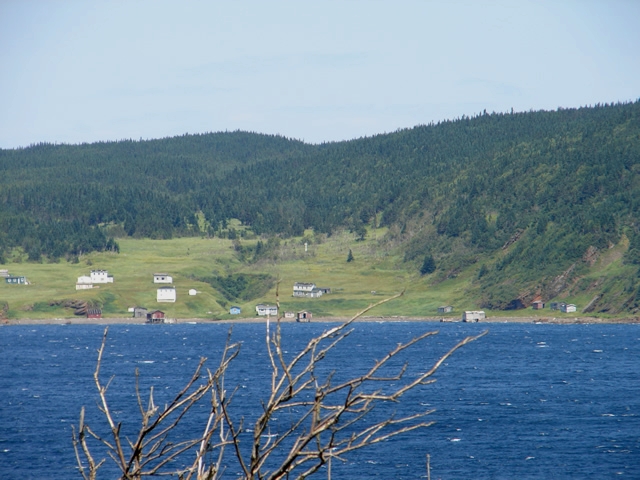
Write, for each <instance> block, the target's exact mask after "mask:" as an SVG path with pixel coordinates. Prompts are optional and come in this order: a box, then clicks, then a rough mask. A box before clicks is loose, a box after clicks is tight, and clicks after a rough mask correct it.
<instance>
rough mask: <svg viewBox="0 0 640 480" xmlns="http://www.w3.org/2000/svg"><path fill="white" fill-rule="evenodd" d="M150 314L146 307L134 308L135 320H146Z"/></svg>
mask: <svg viewBox="0 0 640 480" xmlns="http://www.w3.org/2000/svg"><path fill="white" fill-rule="evenodd" d="M148 312H149V311H148V310H147V309H146V308H144V307H133V318H146V316H147V313H148Z"/></svg>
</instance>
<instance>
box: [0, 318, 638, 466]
mask: <svg viewBox="0 0 640 480" xmlns="http://www.w3.org/2000/svg"><path fill="white" fill-rule="evenodd" d="M334 326H335V324H320V323H310V324H284V325H283V326H282V338H283V345H284V348H285V355H292V354H293V353H295V352H296V351H297V350H298V349H299V348H300V347H301V345H304V344H305V343H306V341H307V340H308V339H309V338H311V337H312V336H314V335H316V334H318V333H319V332H321V331H322V330H324V329H327V328H332V327H334ZM353 327H354V331H353V332H352V334H351V335H350V336H349V337H348V338H347V339H346V340H345V341H344V342H343V343H342V344H341V345H340V346H338V347H337V348H336V349H335V350H334V351H333V352H332V354H331V355H329V356H328V357H327V358H326V359H325V361H324V362H323V365H322V366H321V367H320V368H319V369H318V372H317V373H318V376H319V377H323V376H324V375H327V374H328V373H330V372H335V380H336V381H339V380H340V379H345V378H348V377H350V376H354V375H358V374H362V373H363V372H365V371H366V370H367V369H368V368H369V367H370V366H371V365H372V362H373V361H375V359H379V358H381V357H382V355H383V354H384V353H386V352H387V351H389V350H390V349H392V348H394V347H395V345H396V344H397V343H398V342H402V341H407V340H409V339H410V338H412V337H414V336H416V335H419V334H421V333H423V332H426V331H431V330H438V331H439V333H438V335H435V336H434V337H430V338H428V339H426V340H425V341H423V342H422V343H420V344H418V345H417V346H416V347H415V348H413V349H411V350H410V351H408V352H407V353H406V354H405V355H403V356H401V357H399V358H398V359H397V360H394V362H393V363H392V365H391V366H390V367H391V369H390V370H389V371H387V373H389V374H391V373H392V371H396V370H397V369H399V368H401V366H402V364H403V363H404V362H406V363H407V364H408V365H409V367H408V370H407V378H413V377H414V376H415V375H417V374H419V373H420V372H423V371H425V370H426V369H428V368H429V367H430V366H431V364H432V363H433V361H434V360H435V359H436V358H438V356H439V355H441V354H442V353H443V352H445V351H446V350H448V349H449V348H450V347H451V346H453V345H454V344H455V343H456V342H457V341H459V340H460V339H462V338H464V337H465V336H467V335H474V334H477V333H479V332H481V331H483V330H484V329H488V330H489V333H488V334H487V335H486V336H484V337H482V338H481V339H479V340H478V341H476V342H474V343H472V344H469V345H467V346H465V347H463V348H462V349H461V350H459V351H458V352H456V353H455V354H454V355H453V356H452V357H451V358H450V359H448V360H447V362H446V363H445V364H444V365H443V366H442V367H441V368H440V370H439V371H438V373H437V374H436V375H435V378H437V381H436V382H435V383H433V384H431V385H424V386H421V387H419V388H418V389H416V390H414V391H412V392H411V393H410V394H408V395H406V396H405V397H404V398H403V399H402V401H401V402H399V403H397V404H393V405H382V406H381V407H380V408H376V409H374V411H373V412H372V418H383V417H384V416H385V415H389V414H390V413H395V414H397V415H402V414H408V413H412V412H418V411H423V410H425V409H435V412H434V413H432V414H431V415H430V416H429V419H430V420H433V421H435V424H434V425H433V426H431V427H429V428H426V429H421V430H417V431H414V432H411V433H409V434H407V435H404V436H402V437H397V438H394V439H392V440H390V441H387V442H383V443H382V444H380V445H377V446H375V447H372V448H367V449H364V450H360V451H357V452H353V453H352V454H350V455H348V456H347V457H346V462H340V461H338V460H334V461H333V462H332V478H333V479H357V478H372V477H374V478H385V479H390V478H398V479H405V478H406V479H413V478H426V476H427V470H426V458H427V455H429V458H430V468H431V478H433V479H437V478H442V479H468V478H474V479H483V478H487V479H516V478H517V479H527V478H560V479H562V478H618V477H624V478H634V479H636V478H640V326H639V325H533V324H461V323H455V324H447V323H445V324H434V323H426V322H425V323H422V322H410V323H395V322H390V323H358V324H355V325H354V326H353ZM228 329H229V326H228V325H191V324H177V325H114V326H111V327H110V328H109V334H108V340H107V348H106V350H105V356H104V361H103V367H102V379H103V381H104V382H106V381H107V380H108V379H109V378H110V377H112V376H113V380H112V382H111V385H110V389H109V391H108V397H109V399H110V402H111V405H112V408H113V410H114V414H115V415H116V417H117V420H118V421H121V422H122V423H123V429H124V431H125V432H129V433H131V434H132V433H133V432H134V431H135V427H136V426H137V424H138V422H139V412H138V408H137V404H136V400H135V383H134V371H135V369H138V370H139V372H140V384H141V387H142V391H143V392H145V391H147V389H148V388H149V387H150V386H151V385H154V388H155V390H154V391H155V399H156V403H158V404H162V403H164V402H165V401H167V400H168V399H169V398H171V396H172V395H174V394H175V393H176V392H177V391H178V390H179V389H180V388H181V387H182V386H183V385H184V383H185V381H186V379H187V378H188V376H189V375H190V373H191V372H192V371H193V369H194V368H195V366H196V365H197V363H198V360H199V359H200V357H202V356H205V357H208V358H209V366H210V367H214V366H215V364H216V361H217V360H218V358H219V355H220V353H221V351H222V348H223V346H224V344H225V341H226V340H227V335H228ZM103 330H104V327H102V326H92V325H89V326H88V325H75V326H72V325H60V326H11V327H2V328H0V478H2V479H32V478H33V479H72V478H81V477H80V475H79V473H78V472H77V469H76V462H75V457H74V453H73V446H72V441H71V425H77V423H78V417H79V412H80V409H81V407H82V406H85V407H86V409H87V422H88V423H89V424H90V425H91V426H92V427H93V428H94V429H95V430H96V431H98V432H99V433H106V423H105V421H104V420H103V419H102V417H101V416H100V413H99V412H98V409H97V401H98V396H97V393H96V388H95V385H94V383H93V378H92V375H93V371H94V369H95V362H96V358H97V349H98V347H99V346H100V343H101V340H102V333H103ZM231 337H232V339H233V340H234V341H238V342H241V344H242V348H241V354H240V355H239V357H238V358H237V359H236V360H235V361H234V364H233V366H232V368H231V369H230V371H229V375H228V377H227V380H226V382H227V386H228V388H229V389H231V388H232V386H237V391H236V394H235V398H234V400H233V403H232V408H233V409H234V410H233V412H234V414H235V415H236V418H238V419H239V418H241V417H242V418H244V419H245V426H246V427H247V428H249V426H250V424H251V420H252V419H255V417H256V415H258V413H259V410H260V408H261V407H260V400H261V399H263V398H264V396H265V392H267V390H268V387H267V385H268V380H269V363H268V357H267V355H266V350H265V346H264V344H265V326H264V324H239V325H235V326H234V327H233V332H232V334H231ZM200 410H201V411H202V413H203V414H202V415H200V416H198V410H197V409H196V410H195V411H194V412H195V413H196V415H195V418H192V419H189V420H188V421H187V423H186V424H185V428H186V429H194V430H196V431H199V430H201V428H202V425H203V422H204V420H203V417H204V416H205V415H204V413H205V409H204V408H202V409H200ZM281 420H282V419H281ZM289 420H290V419H284V420H283V421H285V422H286V421H289ZM278 428H282V425H280V426H278V425H276V426H274V432H275V433H277V431H276V430H277V429H278ZM238 472H239V468H238V466H237V464H235V463H234V462H233V460H231V459H229V462H228V467H227V470H226V471H225V477H226V478H236V476H237V474H238ZM116 477H117V471H116V470H114V469H113V467H112V466H111V464H110V463H109V461H108V462H107V464H106V465H105V467H103V470H102V475H101V476H100V478H116ZM326 477H327V471H326V469H323V470H321V471H320V472H319V473H318V474H316V476H315V478H326Z"/></svg>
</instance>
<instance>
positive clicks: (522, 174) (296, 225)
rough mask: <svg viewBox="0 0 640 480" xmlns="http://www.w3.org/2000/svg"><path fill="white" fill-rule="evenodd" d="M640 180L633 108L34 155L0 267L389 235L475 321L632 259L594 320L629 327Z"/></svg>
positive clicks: (6, 205)
mask: <svg viewBox="0 0 640 480" xmlns="http://www.w3.org/2000/svg"><path fill="white" fill-rule="evenodd" d="M639 169H640V102H634V103H628V104H617V105H602V106H601V105H598V106H595V107H590V108H580V109H565V110H558V111H550V112H546V111H541V112H528V113H511V114H487V113H484V114H481V115H479V116H476V117H473V118H468V117H463V118H461V119H457V120H454V121H446V122H441V123H438V124H432V125H423V126H418V127H415V128H411V129H406V130H400V131H397V132H395V133H391V134H385V135H378V136H374V137H371V138H361V139H357V140H352V141H348V142H338V143H328V144H322V145H307V144H304V143H302V142H299V141H295V140H290V139H286V138H283V137H279V136H267V135H260V134H252V133H245V132H230V133H212V134H203V135H184V136H181V137H176V138H167V139H162V140H151V141H130V140H126V141H120V142H109V143H98V144H91V145H77V146H70V145H35V146H31V147H28V148H23V149H17V150H1V151H0V205H2V207H1V208H2V209H1V210H0V260H2V258H3V254H5V256H6V252H8V251H9V250H10V249H12V248H15V247H22V248H23V249H24V250H25V251H26V252H27V253H28V255H29V258H30V259H32V260H38V259H40V257H41V255H46V256H47V257H48V258H63V257H66V258H72V257H74V256H77V255H78V254H80V253H82V252H86V251H91V250H103V249H115V250H117V248H118V245H117V241H116V240H114V239H113V238H111V236H110V235H129V236H134V237H151V238H170V237H171V236H181V235H201V234H206V235H222V234H224V233H225V232H224V230H225V228H226V223H227V222H228V221H229V220H230V219H232V218H235V219H239V220H240V221H241V222H243V223H244V224H245V225H248V226H250V228H251V229H252V230H253V231H254V232H255V233H257V234H259V235H264V236H281V237H289V236H299V235H302V234H303V232H304V230H305V229H309V228H311V229H313V230H314V231H315V232H318V233H325V234H331V233H332V232H333V231H335V230H336V229H339V228H343V227H346V228H349V229H351V230H352V231H354V232H355V233H356V234H357V235H365V234H366V232H367V228H375V227H377V226H379V225H384V226H388V227H389V233H388V235H387V236H386V237H385V238H384V239H382V240H381V242H383V243H385V244H386V245H391V244H393V245H396V246H397V248H399V249H401V251H403V252H404V261H405V262H407V264H409V265H413V267H412V268H415V269H416V271H417V270H418V269H419V268H420V265H421V264H422V262H423V260H424V259H425V258H427V257H429V258H433V259H435V265H436V271H435V272H434V273H433V274H432V275H433V281H441V280H443V279H446V278H450V277H452V276H455V275H457V274H459V273H460V272H461V271H464V270H465V269H469V268H471V266H473V268H476V269H477V277H476V279H475V280H474V282H473V284H472V286H471V287H470V291H469V294H470V295H474V296H477V298H478V299H479V300H478V303H479V304H480V305H482V306H483V307H485V308H518V307H520V306H523V305H527V304H528V303H529V302H530V301H531V300H532V299H533V298H535V297H536V296H542V297H545V298H554V297H555V296H557V295H559V294H560V293H562V291H563V290H566V289H568V288H574V287H575V285H576V282H578V281H579V279H580V277H581V275H583V274H584V272H585V269H588V268H590V266H593V264H594V262H595V260H596V259H597V258H598V257H599V255H601V254H602V252H605V251H607V250H609V249H610V248H611V247H613V246H615V245H618V244H624V246H625V250H626V253H625V256H624V259H625V263H626V264H627V265H628V267H627V270H625V271H624V272H621V273H620V276H621V277H620V278H617V279H615V280H613V279H610V278H609V279H604V280H602V281H601V282H600V285H604V284H607V282H609V284H610V286H609V287H610V288H617V289H619V290H620V292H619V293H618V294H617V300H616V301H615V302H613V303H612V302H611V301H610V300H606V301H605V300H601V301H600V305H599V306H598V302H594V304H593V306H592V308H594V309H596V310H597V309H598V308H599V309H600V310H603V311H612V312H615V311H635V309H637V308H638V305H639V304H640V278H638V275H637V274H636V273H635V272H636V270H637V267H632V266H633V265H636V264H640V234H638V228H639V226H640V223H639V222H638V220H639V212H638V210H639V208H640V205H639V202H640V183H639V180H638V170H639ZM630 269H634V270H633V272H634V273H633V275H630V274H629V272H630V271H631V270H630ZM611 282H613V283H611ZM614 285H615V287H614ZM580 288H584V289H588V288H589V286H586V285H583V286H581V287H580ZM600 296H601V298H605V296H604V295H600ZM608 298H611V295H609V296H608Z"/></svg>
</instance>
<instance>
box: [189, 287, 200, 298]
mask: <svg viewBox="0 0 640 480" xmlns="http://www.w3.org/2000/svg"><path fill="white" fill-rule="evenodd" d="M197 294H198V291H197V290H196V289H195V288H190V289H189V295H190V296H192V297H195V296H196V295H197Z"/></svg>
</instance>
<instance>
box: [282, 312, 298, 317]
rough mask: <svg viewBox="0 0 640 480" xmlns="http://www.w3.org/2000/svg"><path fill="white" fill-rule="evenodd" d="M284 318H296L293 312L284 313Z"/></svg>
mask: <svg viewBox="0 0 640 480" xmlns="http://www.w3.org/2000/svg"><path fill="white" fill-rule="evenodd" d="M284 318H296V314H295V313H293V312H284Z"/></svg>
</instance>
